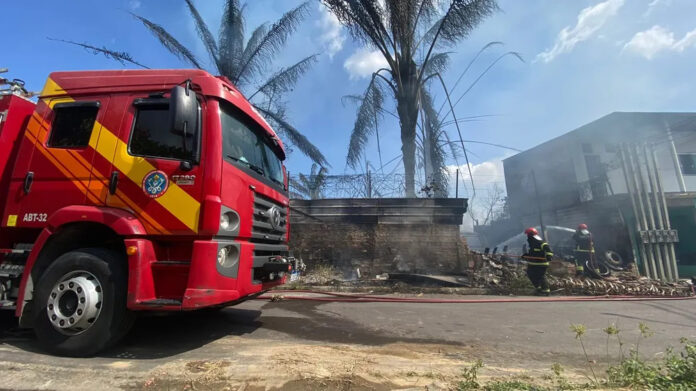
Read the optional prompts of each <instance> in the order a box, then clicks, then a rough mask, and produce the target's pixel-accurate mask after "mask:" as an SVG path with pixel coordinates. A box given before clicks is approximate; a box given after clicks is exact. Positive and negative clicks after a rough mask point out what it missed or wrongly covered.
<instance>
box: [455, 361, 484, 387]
mask: <svg viewBox="0 0 696 391" xmlns="http://www.w3.org/2000/svg"><path fill="white" fill-rule="evenodd" d="M481 368H483V361H481V360H477V361H476V362H475V363H474V364H472V365H471V366H470V367H469V368H466V369H464V371H463V372H462V380H461V381H460V382H459V390H462V391H464V390H477V389H479V388H480V387H481V385H480V384H479V382H478V371H479V369H481Z"/></svg>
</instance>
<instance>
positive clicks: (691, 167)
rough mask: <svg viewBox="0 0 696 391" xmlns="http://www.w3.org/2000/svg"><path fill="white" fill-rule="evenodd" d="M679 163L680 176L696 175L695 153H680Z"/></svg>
mask: <svg viewBox="0 0 696 391" xmlns="http://www.w3.org/2000/svg"><path fill="white" fill-rule="evenodd" d="M679 163H680V164H679V165H680V166H681V170H682V174H684V175H696V153H680V154H679Z"/></svg>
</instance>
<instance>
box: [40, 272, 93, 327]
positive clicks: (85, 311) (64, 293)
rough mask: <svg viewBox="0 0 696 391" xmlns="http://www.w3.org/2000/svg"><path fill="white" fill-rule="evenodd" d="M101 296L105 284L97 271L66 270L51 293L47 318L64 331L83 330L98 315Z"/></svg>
mask: <svg viewBox="0 0 696 391" xmlns="http://www.w3.org/2000/svg"><path fill="white" fill-rule="evenodd" d="M102 298H103V291H102V286H101V283H100V282H99V279H97V278H96V277H95V276H94V274H92V273H90V272H87V271H84V270H77V271H72V272H70V273H67V274H65V275H64V276H63V277H61V278H59V279H58V282H56V284H55V285H54V286H53V289H51V293H50V294H49V295H48V302H47V303H46V311H47V313H48V320H49V321H50V322H51V325H53V327H54V328H55V329H56V330H58V331H59V332H60V333H62V334H65V335H77V334H80V333H83V332H85V331H87V330H88V329H89V328H90V327H92V325H93V324H94V322H95V321H96V320H97V318H98V317H99V314H100V312H101V308H102Z"/></svg>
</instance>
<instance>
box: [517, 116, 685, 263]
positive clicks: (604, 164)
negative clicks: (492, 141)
mask: <svg viewBox="0 0 696 391" xmlns="http://www.w3.org/2000/svg"><path fill="white" fill-rule="evenodd" d="M503 164H504V170H505V183H506V187H507V194H508V207H509V211H510V216H511V221H513V222H514V224H515V225H518V226H519V227H518V228H520V229H522V227H525V226H538V225H556V226H565V227H571V228H574V227H576V226H577V225H578V224H579V223H587V224H588V225H589V226H590V228H591V229H592V232H593V234H594V237H595V243H596V246H597V247H598V248H599V249H602V250H607V249H611V250H616V251H618V252H619V253H620V254H621V255H622V256H623V257H624V258H625V259H629V260H630V259H633V260H635V261H636V262H637V263H638V264H639V265H640V266H641V267H642V269H643V270H645V272H646V274H648V275H650V274H651V273H658V272H660V273H665V274H666V273H667V272H668V271H669V265H668V264H667V260H666V259H665V261H664V263H663V264H659V265H656V266H654V267H655V269H654V270H652V272H651V270H650V268H649V262H650V259H651V254H653V251H654V254H655V255H654V257H658V256H659V257H660V258H662V257H667V258H669V254H667V253H668V251H667V250H668V248H673V253H674V256H673V259H674V258H676V259H674V261H676V262H675V263H676V265H675V266H676V268H677V269H678V271H679V275H680V276H682V277H685V276H691V275H696V240H694V238H696V113H642V112H641V113H629V112H615V113H612V114H609V115H606V116H604V117H602V118H599V119H597V120H595V121H593V122H590V123H588V124H586V125H584V126H581V127H580V128H577V129H575V130H573V131H571V132H569V133H566V134H564V135H562V136H560V137H557V138H555V139H552V140H550V141H547V142H545V143H543V144H540V145H538V146H536V147H534V148H531V149H529V150H527V151H524V152H521V153H519V154H517V155H514V156H512V157H510V158H508V159H505V160H504V162H503ZM663 207H664V208H663ZM665 212H667V213H665ZM663 220H664V224H661V222H662V221H663ZM675 230H676V231H677V233H678V242H677V243H673V242H675V241H676V240H677V237H675V236H673V234H674V233H675V232H674V231H675ZM670 235H672V236H670ZM653 245H654V248H653V247H650V248H648V247H645V246H653ZM666 252H667V253H666ZM665 254H667V255H665ZM657 266H659V267H660V268H663V267H664V270H662V269H660V270H657ZM646 267H648V269H647V270H646V269H645V268H646ZM656 276H658V275H657V274H656ZM673 277H675V276H673Z"/></svg>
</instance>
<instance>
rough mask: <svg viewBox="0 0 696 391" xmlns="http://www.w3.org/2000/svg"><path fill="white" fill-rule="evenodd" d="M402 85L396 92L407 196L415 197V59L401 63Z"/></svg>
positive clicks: (416, 79) (416, 100)
mask: <svg viewBox="0 0 696 391" xmlns="http://www.w3.org/2000/svg"><path fill="white" fill-rule="evenodd" d="M399 77H400V78H401V85H400V88H399V90H398V91H397V94H396V102H397V103H396V104H397V107H396V109H397V112H398V113H399V121H400V122H401V152H402V153H403V156H404V175H405V182H406V197H415V196H416V191H415V187H416V186H415V176H416V124H417V122H418V93H419V89H418V68H417V66H416V63H415V62H413V61H402V62H400V63H399Z"/></svg>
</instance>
